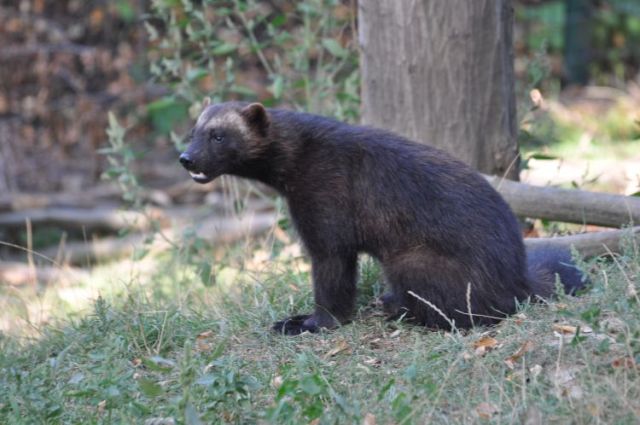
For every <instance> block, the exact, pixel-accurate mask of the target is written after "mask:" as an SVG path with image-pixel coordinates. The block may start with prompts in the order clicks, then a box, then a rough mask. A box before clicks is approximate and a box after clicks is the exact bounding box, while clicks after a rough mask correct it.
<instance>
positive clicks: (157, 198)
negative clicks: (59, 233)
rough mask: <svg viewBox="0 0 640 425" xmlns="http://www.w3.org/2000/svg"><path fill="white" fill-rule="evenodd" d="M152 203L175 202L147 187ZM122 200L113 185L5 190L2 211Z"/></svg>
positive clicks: (0, 204)
mask: <svg viewBox="0 0 640 425" xmlns="http://www.w3.org/2000/svg"><path fill="white" fill-rule="evenodd" d="M141 196H142V197H143V198H144V199H145V200H147V201H149V202H150V203H151V204H153V205H159V206H162V207H166V206H169V205H171V204H172V203H173V200H172V199H171V197H170V196H169V195H168V194H167V193H165V192H163V191H160V190H145V192H144V193H143V194H142V195H141ZM121 203H122V190H121V189H120V188H118V187H117V186H114V185H100V186H96V187H94V188H91V189H88V190H86V191H82V192H58V193H2V194H0V212H6V211H23V210H35V209H43V208H95V207H96V206H97V205H108V206H111V207H117V206H119V205H120V204H121Z"/></svg>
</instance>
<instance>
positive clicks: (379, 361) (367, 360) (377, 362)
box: [363, 357, 382, 366]
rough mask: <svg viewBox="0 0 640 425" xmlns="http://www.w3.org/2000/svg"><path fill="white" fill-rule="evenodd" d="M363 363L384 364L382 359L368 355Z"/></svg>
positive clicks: (369, 364)
mask: <svg viewBox="0 0 640 425" xmlns="http://www.w3.org/2000/svg"><path fill="white" fill-rule="evenodd" d="M363 363H364V364H366V365H367V366H380V365H381V364H382V360H380V359H376V358H375V357H367V358H366V359H365V360H364V361H363Z"/></svg>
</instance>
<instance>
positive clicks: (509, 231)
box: [180, 102, 583, 335]
mask: <svg viewBox="0 0 640 425" xmlns="http://www.w3.org/2000/svg"><path fill="white" fill-rule="evenodd" d="M180 163H181V164H182V165H183V166H184V168H186V169H187V170H188V171H189V173H190V174H191V177H192V178H193V179H194V180H195V181H196V182H198V183H207V182H209V181H211V180H213V179H215V178H216V177H218V176H220V175H222V174H230V175H235V176H240V177H244V178H249V179H254V180H257V181H260V182H262V183H265V184H267V185H269V186H271V187H273V188H274V189H275V190H276V191H277V192H279V193H280V194H281V195H282V196H283V197H284V198H285V199H286V201H287V204H288V208H289V212H290V215H291V219H292V222H293V224H294V226H295V228H296V230H297V232H298V234H299V236H300V238H301V240H302V243H303V245H304V247H305V248H306V252H307V253H308V255H309V258H310V260H311V267H312V280H313V293H314V298H315V308H314V311H313V312H312V313H311V314H305V315H296V316H293V317H290V318H288V319H284V320H282V321H279V322H277V323H275V324H274V326H273V329H274V330H275V331H277V332H279V333H284V334H287V335H297V334H300V333H302V332H305V331H309V332H317V331H319V330H321V329H323V328H327V329H331V328H335V327H337V326H339V325H341V324H345V323H347V322H348V321H349V320H350V319H351V316H352V314H353V311H354V307H355V299H356V282H357V262H358V254H360V253H366V254H369V255H370V256H372V257H373V258H375V259H376V260H377V261H379V262H380V264H381V266H382V270H383V273H384V278H385V282H386V284H387V286H388V288H387V289H388V292H387V293H386V294H385V295H383V296H382V303H383V307H384V309H385V311H387V312H388V313H389V315H390V316H391V317H398V316H399V315H401V314H403V315H405V317H407V318H410V319H411V320H413V321H415V322H417V323H420V324H422V325H425V326H427V327H431V328H442V329H451V328H452V327H456V328H469V327H471V326H474V325H486V324H494V323H497V322H499V321H500V320H501V319H503V318H504V317H506V316H507V315H509V314H512V313H514V312H515V311H516V309H517V307H518V304H519V303H521V302H524V301H525V300H527V299H528V298H530V297H549V296H551V295H552V294H553V292H554V288H555V280H556V274H557V275H559V277H560V279H561V280H562V282H563V284H564V286H565V290H566V291H567V292H573V291H575V290H576V289H578V288H580V287H581V286H582V285H583V282H582V280H583V279H582V275H581V273H580V272H579V271H578V270H576V269H575V266H573V265H572V264H571V258H570V255H569V253H568V252H564V251H559V250H555V251H549V250H543V251H536V252H529V253H527V252H526V251H525V247H524V243H523V240H522V235H521V231H520V226H519V223H518V221H517V219H516V217H515V216H514V214H513V212H512V211H511V209H510V208H509V206H508V205H507V203H506V202H505V201H504V199H502V197H501V196H500V195H499V194H498V192H496V190H494V189H493V187H492V186H491V185H490V184H489V183H488V182H487V181H486V180H485V179H484V178H483V177H482V176H481V175H480V174H478V173H477V172H475V171H474V170H473V169H471V167H469V166H467V165H466V164H464V163H463V162H461V161H458V160H456V159H454V158H453V157H451V156H450V155H449V154H447V153H445V152H443V151H441V150H438V149H436V148H433V147H430V146H427V145H424V144H419V143H416V142H412V141H410V140H407V139H406V138H403V137H401V136H398V135H396V134H394V133H391V132H389V131H385V130H380V129H376V128H371V127H365V126H357V125H350V124H346V123H343V122H340V121H337V120H334V119H331V118H326V117H322V116H317V115H312V114H307V113H301V112H294V111H290V110H285V109H272V108H265V107H264V106H263V105H261V104H259V103H244V102H227V103H221V104H215V105H209V104H205V107H204V109H203V111H202V113H201V115H200V116H199V118H198V120H197V122H196V124H195V126H194V128H193V129H192V131H191V133H190V142H189V145H188V147H187V149H186V151H185V152H183V153H182V154H181V155H180Z"/></svg>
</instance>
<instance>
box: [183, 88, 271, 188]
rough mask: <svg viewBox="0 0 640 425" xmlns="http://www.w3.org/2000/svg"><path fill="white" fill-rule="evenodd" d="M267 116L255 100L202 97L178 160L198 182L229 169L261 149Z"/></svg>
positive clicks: (207, 179)
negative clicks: (212, 101)
mask: <svg viewBox="0 0 640 425" xmlns="http://www.w3.org/2000/svg"><path fill="white" fill-rule="evenodd" d="M268 129H269V116H268V114H267V111H266V109H265V108H264V106H262V105H261V104H259V103H245V102H227V103H221V104H217V105H209V104H208V101H205V105H204V108H203V111H202V113H201V114H200V117H198V121H197V122H196V125H195V126H194V127H193V129H192V130H191V133H190V136H189V138H190V140H189V146H188V147H187V150H186V151H184V152H183V153H182V154H181V155H180V163H181V164H182V166H183V167H184V168H186V169H187V171H189V173H190V174H191V177H192V178H193V179H194V180H195V181H196V182H198V183H207V182H210V181H211V180H213V179H215V178H216V177H218V176H220V175H222V174H227V173H233V172H234V170H236V169H238V168H240V167H243V166H245V165H246V164H247V163H248V162H250V161H251V160H252V159H254V158H256V156H257V155H259V154H260V152H261V151H262V150H263V148H264V147H265V145H266V140H265V137H266V135H267V132H268Z"/></svg>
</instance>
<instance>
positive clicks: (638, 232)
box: [524, 226, 640, 258]
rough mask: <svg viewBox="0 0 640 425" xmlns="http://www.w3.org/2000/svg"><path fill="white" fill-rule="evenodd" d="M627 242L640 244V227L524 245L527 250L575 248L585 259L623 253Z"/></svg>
mask: <svg viewBox="0 0 640 425" xmlns="http://www.w3.org/2000/svg"><path fill="white" fill-rule="evenodd" d="M625 240H629V241H631V242H633V241H635V243H640V226H638V227H633V228H629V229H622V230H605V231H602V232H592V233H581V234H579V235H570V236H558V237H555V238H527V239H525V240H524V243H525V245H526V247H527V248H535V249H538V248H544V247H558V248H564V249H571V247H574V248H575V249H576V250H577V251H578V253H579V254H580V255H581V256H582V257H583V258H592V257H597V256H601V255H607V254H610V253H614V254H619V253H621V252H622V250H623V246H624V241H625Z"/></svg>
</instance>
